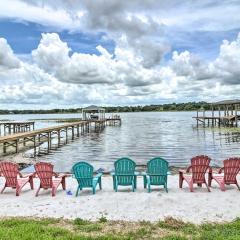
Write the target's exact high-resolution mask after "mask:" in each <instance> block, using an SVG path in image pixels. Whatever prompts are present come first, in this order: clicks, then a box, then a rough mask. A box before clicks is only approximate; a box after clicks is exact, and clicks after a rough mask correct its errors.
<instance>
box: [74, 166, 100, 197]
mask: <svg viewBox="0 0 240 240" xmlns="http://www.w3.org/2000/svg"><path fill="white" fill-rule="evenodd" d="M72 173H73V175H74V177H75V178H76V179H77V182H78V187H77V191H76V197H77V195H78V192H79V190H82V189H83V188H92V191H93V194H95V192H96V187H97V184H99V188H100V189H102V178H101V177H102V173H98V174H97V175H95V176H94V174H93V166H92V165H91V164H89V163H87V162H78V163H76V164H75V165H74V166H73V167H72Z"/></svg>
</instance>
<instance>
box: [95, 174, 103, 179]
mask: <svg viewBox="0 0 240 240" xmlns="http://www.w3.org/2000/svg"><path fill="white" fill-rule="evenodd" d="M102 175H103V173H98V174H97V175H95V176H94V178H100V177H102Z"/></svg>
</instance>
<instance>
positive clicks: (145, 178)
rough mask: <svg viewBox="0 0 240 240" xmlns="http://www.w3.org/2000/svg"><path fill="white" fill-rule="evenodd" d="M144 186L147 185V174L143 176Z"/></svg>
mask: <svg viewBox="0 0 240 240" xmlns="http://www.w3.org/2000/svg"><path fill="white" fill-rule="evenodd" d="M143 186H144V188H146V187H147V177H146V176H143Z"/></svg>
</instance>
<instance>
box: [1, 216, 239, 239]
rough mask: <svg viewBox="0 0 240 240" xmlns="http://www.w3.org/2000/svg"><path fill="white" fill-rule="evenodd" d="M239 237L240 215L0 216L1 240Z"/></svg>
mask: <svg viewBox="0 0 240 240" xmlns="http://www.w3.org/2000/svg"><path fill="white" fill-rule="evenodd" d="M5 239H6V240H9V239H11V240H20V239H21V240H31V239H36V240H53V239H56V240H77V239H82V240H91V239H92V240H93V239H100V240H104V239H106V240H107V239H109V240H111V239H112V240H114V239H116V240H119V239H126V240H127V239H129V240H130V239H162V240H188V239H189V240H212V239H214V240H240V219H236V220H235V221H232V222H229V223H221V224H217V223H205V224H202V225H194V224H191V223H185V222H182V221H179V220H176V219H173V218H166V219H165V221H159V222H157V223H151V222H147V221H141V222H124V221H109V220H107V219H106V218H105V217H101V218H100V219H99V220H98V221H95V222H91V221H87V220H83V219H81V218H77V219H75V220H74V221H67V220H63V219H57V220H55V219H30V218H7V219H1V220H0V240H5Z"/></svg>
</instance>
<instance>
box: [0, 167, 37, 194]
mask: <svg viewBox="0 0 240 240" xmlns="http://www.w3.org/2000/svg"><path fill="white" fill-rule="evenodd" d="M18 169H19V166H18V165H17V164H15V163H12V162H0V174H1V176H3V177H4V178H5V179H6V181H5V184H4V187H3V189H2V190H1V193H3V191H4V190H5V188H6V187H11V188H13V189H16V196H19V195H20V192H21V190H22V188H23V187H24V186H25V185H26V184H27V183H29V184H30V187H31V189H33V173H31V174H27V175H22V174H21V173H20V172H19V170H18Z"/></svg>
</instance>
